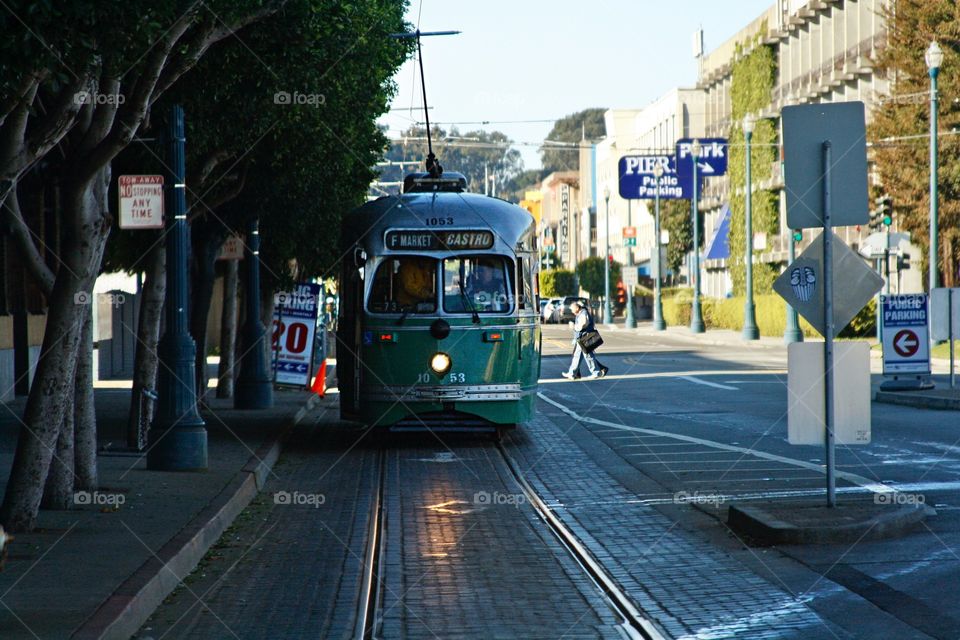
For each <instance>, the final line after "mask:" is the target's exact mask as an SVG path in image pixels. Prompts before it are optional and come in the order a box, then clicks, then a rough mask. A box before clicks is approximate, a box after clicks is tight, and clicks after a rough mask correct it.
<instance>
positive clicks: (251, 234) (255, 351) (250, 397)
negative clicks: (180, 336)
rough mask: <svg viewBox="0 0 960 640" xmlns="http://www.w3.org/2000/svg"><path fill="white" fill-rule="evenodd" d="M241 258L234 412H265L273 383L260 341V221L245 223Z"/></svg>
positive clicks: (262, 334) (264, 337)
mask: <svg viewBox="0 0 960 640" xmlns="http://www.w3.org/2000/svg"><path fill="white" fill-rule="evenodd" d="M243 259H244V262H245V263H246V267H247V269H246V274H245V276H246V277H245V281H244V286H245V287H246V295H245V301H246V306H247V319H246V322H244V325H243V329H241V337H242V344H243V354H242V355H241V356H240V375H239V376H237V390H236V393H234V398H233V407H234V408H235V409H269V408H270V407H272V406H273V380H271V378H270V374H268V373H267V358H266V353H265V350H264V342H265V341H266V340H267V332H266V329H264V327H263V323H262V322H260V221H259V219H258V218H252V219H251V220H250V221H249V223H248V228H247V242H246V247H245V248H244V253H243Z"/></svg>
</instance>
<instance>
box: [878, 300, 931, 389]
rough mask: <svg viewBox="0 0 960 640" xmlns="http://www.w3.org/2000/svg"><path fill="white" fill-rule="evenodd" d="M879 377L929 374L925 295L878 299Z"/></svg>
mask: <svg viewBox="0 0 960 640" xmlns="http://www.w3.org/2000/svg"><path fill="white" fill-rule="evenodd" d="M880 309H881V314H880V321H881V323H882V325H881V326H882V333H883V375H894V374H896V375H899V374H904V373H911V374H913V373H921V374H929V373H930V342H929V337H928V333H927V326H928V324H927V323H928V314H927V294H925V293H906V294H900V295H886V296H880Z"/></svg>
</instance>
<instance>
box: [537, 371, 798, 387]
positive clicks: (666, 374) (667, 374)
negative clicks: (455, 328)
mask: <svg viewBox="0 0 960 640" xmlns="http://www.w3.org/2000/svg"><path fill="white" fill-rule="evenodd" d="M786 373H787V370H786V369H756V370H753V371H743V370H740V369H717V370H715V371H707V370H698V371H663V372H659V373H621V374H607V375H605V376H604V377H603V378H601V379H602V380H642V379H647V378H689V377H693V376H767V375H786ZM562 382H582V380H579V381H577V380H567V379H566V378H541V379H540V384H557V383H562ZM696 382H700V383H702V384H707V385H711V386H720V387H721V388H726V387H723V386H722V385H717V383H715V382H707V381H706V380H696ZM730 388H734V387H730ZM734 389H735V388H734ZM737 390H738V391H739V389H737Z"/></svg>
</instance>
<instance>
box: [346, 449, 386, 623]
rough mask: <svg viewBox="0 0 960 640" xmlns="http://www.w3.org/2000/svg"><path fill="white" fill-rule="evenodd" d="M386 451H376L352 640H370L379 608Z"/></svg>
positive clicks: (378, 619)
mask: <svg viewBox="0 0 960 640" xmlns="http://www.w3.org/2000/svg"><path fill="white" fill-rule="evenodd" d="M386 466H387V454H386V451H385V450H384V449H383V448H381V449H379V450H378V451H377V461H376V467H377V471H376V474H377V481H376V488H375V492H374V495H373V500H372V501H371V509H370V512H371V513H370V520H369V523H368V530H367V547H366V549H365V552H364V557H363V575H362V579H361V583H360V601H359V603H358V606H357V618H356V619H357V623H356V627H355V629H354V633H353V637H354V638H356V640H373V639H374V638H376V637H378V636H377V632H378V630H379V627H380V622H381V617H380V612H381V611H382V610H383V606H382V604H383V588H382V585H383V582H382V580H381V577H380V567H381V566H383V565H382V563H381V560H382V559H383V553H384V549H385V545H384V544H383V534H384V528H385V527H384V524H385V523H384V521H385V517H384V513H383V500H384V487H385V484H386V475H387V474H386Z"/></svg>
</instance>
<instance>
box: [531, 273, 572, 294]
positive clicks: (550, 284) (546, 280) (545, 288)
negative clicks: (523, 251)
mask: <svg viewBox="0 0 960 640" xmlns="http://www.w3.org/2000/svg"><path fill="white" fill-rule="evenodd" d="M576 293H577V281H576V279H575V277H574V273H573V271H570V270H568V269H547V270H545V271H541V272H540V295H542V296H544V297H547V298H556V297H559V296H572V295H576Z"/></svg>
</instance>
